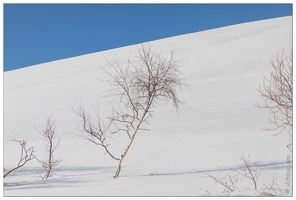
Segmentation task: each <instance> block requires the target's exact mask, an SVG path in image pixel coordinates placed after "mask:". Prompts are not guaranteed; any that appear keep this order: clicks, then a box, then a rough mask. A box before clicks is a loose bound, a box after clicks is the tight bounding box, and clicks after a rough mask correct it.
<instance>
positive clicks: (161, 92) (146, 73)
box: [76, 45, 184, 178]
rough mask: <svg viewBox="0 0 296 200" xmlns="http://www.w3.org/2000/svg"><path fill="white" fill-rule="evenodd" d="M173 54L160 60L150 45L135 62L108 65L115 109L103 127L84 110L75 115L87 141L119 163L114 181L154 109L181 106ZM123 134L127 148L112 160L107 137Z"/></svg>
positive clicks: (144, 46) (129, 60) (107, 70)
mask: <svg viewBox="0 0 296 200" xmlns="http://www.w3.org/2000/svg"><path fill="white" fill-rule="evenodd" d="M175 56H176V51H175V50H174V49H172V50H171V51H170V52H169V56H168V57H166V56H163V55H162V54H161V53H160V52H159V51H156V50H153V49H152V48H151V47H150V45H141V46H140V47H139V48H138V52H137V55H136V56H135V58H134V59H131V58H128V59H127V60H126V62H125V63H121V62H119V60H112V61H110V60H109V61H108V67H107V68H104V70H105V72H106V74H107V77H108V78H106V79H104V81H106V82H107V83H108V85H109V86H110V87H111V89H110V90H108V91H107V92H108V96H109V97H112V98H114V99H113V100H114V101H115V102H116V103H117V107H116V108H113V110H112V114H111V116H110V117H108V118H107V123H106V124H105V125H104V126H103V124H102V123H101V122H100V121H101V119H100V118H98V122H96V123H93V120H92V119H91V118H90V117H89V116H87V114H86V112H85V109H84V108H83V107H80V108H79V109H78V110H76V113H77V114H78V115H79V116H80V117H81V118H82V121H83V128H84V131H85V132H86V133H88V135H89V136H91V137H90V138H89V140H90V141H91V142H93V143H95V144H96V145H99V146H101V147H103V148H104V149H105V151H106V153H107V154H108V155H109V156H111V157H112V158H113V159H115V160H117V161H118V164H117V167H116V170H115V172H114V176H113V177H114V178H117V177H118V176H119V173H120V170H121V165H122V162H123V160H124V158H125V157H126V155H127V153H128V151H129V150H130V147H131V146H132V144H133V142H134V140H135V137H136V134H137V133H138V131H139V130H147V129H145V128H144V127H143V123H144V122H145V124H146V123H148V119H149V118H150V117H152V111H153V105H155V104H159V103H161V102H164V103H168V102H170V101H171V102H172V103H173V105H174V107H175V108H176V110H177V111H178V109H179V108H180V105H181V104H182V102H181V101H180V100H179V98H178V96H177V91H178V90H179V89H181V88H182V87H183V86H184V84H183V82H182V79H181V78H180V71H179V70H178V68H179V66H180V61H179V60H176V58H175ZM118 132H123V133H125V134H126V135H127V137H128V144H127V146H126V148H125V150H124V151H123V153H122V154H121V155H120V156H114V155H113V154H112V153H111V152H110V151H109V144H108V143H107V142H106V140H107V139H108V134H110V135H112V134H115V133H118Z"/></svg>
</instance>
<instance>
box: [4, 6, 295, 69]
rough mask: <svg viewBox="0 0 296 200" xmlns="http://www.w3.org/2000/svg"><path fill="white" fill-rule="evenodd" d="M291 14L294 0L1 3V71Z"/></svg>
mask: <svg viewBox="0 0 296 200" xmlns="http://www.w3.org/2000/svg"><path fill="white" fill-rule="evenodd" d="M291 15H292V4H4V71H9V70H14V69H18V68H22V67H27V66H31V65H35V64H40V63H44V62H49V61H54V60H59V59H63V58H69V57H74V56H79V55H83V54H88V53H93V52H98V51H103V50H107V49H113V48H117V47H122V46H127V45H132V44H138V43H141V42H147V41H151V40H156V39H161V38H166V37H171V36H176V35H181V34H186V33H192V32H197V31H201V30H208V29H213V28H218V27H223V26H228V25H233V24H239V23H244V22H251V21H257V20H263V19H269V18H275V17H283V16H291Z"/></svg>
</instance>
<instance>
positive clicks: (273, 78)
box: [257, 51, 293, 134]
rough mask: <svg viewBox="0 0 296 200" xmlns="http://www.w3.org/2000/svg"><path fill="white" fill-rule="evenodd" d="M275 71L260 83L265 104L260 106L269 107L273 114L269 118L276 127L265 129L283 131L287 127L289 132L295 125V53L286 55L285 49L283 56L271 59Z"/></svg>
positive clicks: (260, 91)
mask: <svg viewBox="0 0 296 200" xmlns="http://www.w3.org/2000/svg"><path fill="white" fill-rule="evenodd" d="M271 64H272V67H273V71H271V72H270V77H264V79H263V85H262V86H261V85H259V89H258V92H259V93H260V94H261V96H262V98H263V99H264V102H265V103H264V104H263V105H259V104H257V107H259V108H267V109H269V110H270V111H271V114H272V116H271V117H270V118H269V119H270V123H272V124H273V125H274V128H266V129H265V130H268V131H272V130H278V131H279V132H278V134H280V133H282V132H283V131H284V130H285V129H286V128H288V132H290V131H291V128H292V126H293V118H292V117H293V116H292V111H293V110H292V109H293V67H292V65H293V55H292V52H291V54H290V56H285V55H284V51H283V52H282V54H281V56H280V55H277V56H276V57H275V60H271Z"/></svg>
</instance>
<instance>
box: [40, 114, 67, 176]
mask: <svg viewBox="0 0 296 200" xmlns="http://www.w3.org/2000/svg"><path fill="white" fill-rule="evenodd" d="M39 133H40V134H41V135H42V136H43V137H44V139H45V141H46V144H45V146H46V151H47V152H48V157H47V159H46V160H44V161H41V160H39V159H37V158H36V159H37V160H38V161H39V162H40V163H41V164H42V167H43V169H44V170H45V171H46V173H45V175H40V176H41V178H42V180H44V179H47V178H48V177H50V176H51V175H52V172H53V169H54V168H55V167H56V166H58V164H59V163H60V162H61V161H62V160H61V159H58V160H56V159H55V158H54V151H55V150H56V148H57V146H58V145H59V143H60V139H58V141H57V142H56V144H54V140H55V121H53V120H52V119H51V118H50V117H49V118H48V119H47V123H46V127H45V129H44V130H43V131H42V132H41V131H39Z"/></svg>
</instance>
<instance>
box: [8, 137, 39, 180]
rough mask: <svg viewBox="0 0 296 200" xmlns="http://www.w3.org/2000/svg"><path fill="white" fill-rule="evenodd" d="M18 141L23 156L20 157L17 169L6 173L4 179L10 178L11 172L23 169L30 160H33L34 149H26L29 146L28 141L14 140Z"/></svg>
mask: <svg viewBox="0 0 296 200" xmlns="http://www.w3.org/2000/svg"><path fill="white" fill-rule="evenodd" d="M13 141H16V142H18V143H19V144H20V146H21V155H20V160H19V162H18V164H17V166H16V167H14V168H13V169H10V170H8V171H7V172H5V171H4V176H3V178H5V177H6V176H8V175H9V174H10V173H11V172H13V171H15V170H17V169H19V168H21V167H23V166H24V165H25V164H26V163H28V162H29V161H30V160H33V159H34V158H35V157H34V147H30V148H28V149H27V148H26V145H27V141H26V140H21V141H18V140H13Z"/></svg>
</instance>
